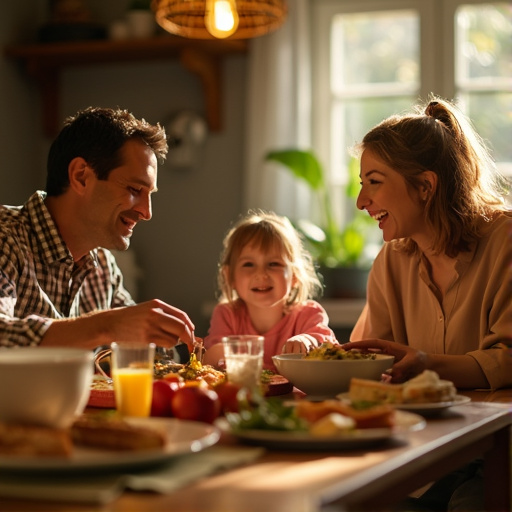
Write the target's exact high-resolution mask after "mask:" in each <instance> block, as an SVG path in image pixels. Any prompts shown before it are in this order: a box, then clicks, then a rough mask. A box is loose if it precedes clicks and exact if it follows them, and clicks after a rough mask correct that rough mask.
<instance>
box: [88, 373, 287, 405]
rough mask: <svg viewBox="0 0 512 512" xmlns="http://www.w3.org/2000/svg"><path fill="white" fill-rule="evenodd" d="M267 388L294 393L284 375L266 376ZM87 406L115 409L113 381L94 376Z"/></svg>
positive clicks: (276, 392)
mask: <svg viewBox="0 0 512 512" xmlns="http://www.w3.org/2000/svg"><path fill="white" fill-rule="evenodd" d="M265 388H266V392H265V396H279V395H287V394H288V393H291V392H292V391H293V384H292V383H291V382H290V381H289V380H288V379H286V378H285V377H283V376H282V375H277V374H271V375H268V374H267V375H266V376H265ZM213 389H215V387H214V388H213ZM87 405H88V406H89V407H98V408H107V409H115V407H116V397H115V394H114V385H113V383H112V380H111V379H108V378H107V377H103V376H102V375H98V374H96V375H94V377H93V380H92V383H91V392H90V394H89V401H88V402H87Z"/></svg>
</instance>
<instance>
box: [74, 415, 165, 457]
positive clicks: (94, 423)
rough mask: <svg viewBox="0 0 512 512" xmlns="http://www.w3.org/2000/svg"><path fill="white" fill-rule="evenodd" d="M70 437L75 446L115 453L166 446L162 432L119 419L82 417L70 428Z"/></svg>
mask: <svg viewBox="0 0 512 512" xmlns="http://www.w3.org/2000/svg"><path fill="white" fill-rule="evenodd" d="M71 437H72V439H73V442H74V443H75V444H77V445H85V446H90V447H94V448H102V449H107V450H115V451H139V450H155V449H161V448H163V447H164V446H165V444H166V438H165V435H164V433H163V432H161V431H159V430H156V429H152V428H146V427H142V426H138V425H137V426H136V425H132V424H130V423H128V422H126V421H123V420H121V419H114V418H103V417H101V418H100V417H93V416H87V415H84V416H82V417H80V418H79V419H78V420H76V421H75V423H73V425H72V426H71Z"/></svg>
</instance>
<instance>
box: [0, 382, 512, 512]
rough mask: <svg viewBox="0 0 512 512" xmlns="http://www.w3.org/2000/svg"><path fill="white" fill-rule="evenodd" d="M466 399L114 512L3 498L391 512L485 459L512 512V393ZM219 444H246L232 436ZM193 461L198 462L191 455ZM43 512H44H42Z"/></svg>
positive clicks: (493, 498)
mask: <svg viewBox="0 0 512 512" xmlns="http://www.w3.org/2000/svg"><path fill="white" fill-rule="evenodd" d="M461 394H464V395H467V396H469V397H470V398H471V402H470V403H466V404H462V405H456V406H454V407H451V408H448V409H446V410H443V411H442V412H441V413H440V414H436V415H434V416H427V417H426V426H425V428H423V429H422V430H417V431H412V432H408V433H406V434H404V435H397V436H393V437H391V438H390V439H389V440H386V441H385V442H384V443H379V444H376V445H370V446H364V445H363V446H360V447H357V448H355V449H348V450H347V449H333V450H324V451H308V450H300V449H299V450H282V449H269V450H267V451H265V452H264V453H263V454H262V455H261V456H260V457H259V458H257V459H256V460H255V461H253V462H251V463H248V464H245V465H243V466H240V467H236V468H234V469H229V470H226V471H222V472H219V473H216V474H214V475H211V476H208V477H205V478H201V479H199V480H197V481H195V482H194V483H192V484H190V485H187V486H185V487H183V488H181V489H179V490H177V491H175V492H172V493H170V494H159V493H154V492H136V491H130V490H128V491H125V492H123V494H122V495H121V496H120V497H119V498H117V499H116V500H114V501H112V502H110V503H108V504H106V505H94V504H81V503H71V502H62V501H59V500H55V501H44V502H37V506H35V503H34V501H32V500H29V499H20V498H6V497H0V510H1V511H2V512H33V511H34V510H37V511H41V512H49V511H51V512H75V511H76V512H93V511H94V512H105V511H108V512H135V511H136V512H158V511H184V512H251V511H254V512H262V511H265V512H272V511H275V512H315V511H322V510H325V511H334V510H337V511H347V512H349V511H356V510H357V511H363V510H371V511H376V510H391V509H392V507H393V505H394V504H396V503H397V502H399V501H401V500H403V499H404V498H406V497H407V496H408V495H409V494H410V493H412V492H413V491H415V490H417V489H419V488H420V487H422V486H425V485H426V484H428V483H430V482H432V481H434V480H436V479H438V478H440V477H442V476H443V475H445V474H447V473H448V472H450V471H453V470H455V469H457V468H459V467H461V466H462V465H464V464H466V463H468V462H470V461H472V460H474V459H476V458H479V457H481V458H483V460H484V483H485V502H486V510H490V511H510V510H511V505H512V503H511V483H512V476H511V425H512V389H507V390H498V391H488V390H481V391H471V392H467V393H464V392H462V393H461ZM220 443H221V444H227V445H235V446H237V445H238V441H237V440H236V439H234V438H233V437H232V436H230V435H224V436H223V437H222V438H221V440H220ZM191 456H193V455H191ZM34 507H36V508H34Z"/></svg>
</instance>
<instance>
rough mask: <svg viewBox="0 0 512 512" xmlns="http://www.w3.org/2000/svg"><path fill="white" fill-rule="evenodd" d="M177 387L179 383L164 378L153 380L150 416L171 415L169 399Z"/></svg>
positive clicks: (170, 399)
mask: <svg viewBox="0 0 512 512" xmlns="http://www.w3.org/2000/svg"><path fill="white" fill-rule="evenodd" d="M179 387H180V385H179V384H178V383H177V382H174V381H169V380H165V379H159V380H155V381H154V382H153V398H152V400H151V416H172V406H171V401H172V397H173V396H174V393H176V391H177V390H178V389H179Z"/></svg>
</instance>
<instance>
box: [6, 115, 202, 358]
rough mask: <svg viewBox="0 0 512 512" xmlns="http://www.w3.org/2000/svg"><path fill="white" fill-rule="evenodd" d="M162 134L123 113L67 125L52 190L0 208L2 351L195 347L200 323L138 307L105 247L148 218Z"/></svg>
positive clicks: (54, 153) (174, 312)
mask: <svg viewBox="0 0 512 512" xmlns="http://www.w3.org/2000/svg"><path fill="white" fill-rule="evenodd" d="M167 150H168V146H167V140H166V136H165V131H164V130H163V129H162V128H161V127H160V125H159V124H157V125H151V124H149V123H147V122H146V121H145V120H143V119H142V120H138V119H136V118H135V117H134V116H133V115H132V114H130V113H129V112H127V111H125V110H120V109H108V108H92V107H89V108H87V109H85V110H83V111H80V112H78V113H77V115H76V116H74V117H70V118H68V119H66V121H65V123H64V127H63V129H62V131H61V132H60V134H59V135H58V136H57V138H56V139H55V141H54V142H53V144H52V146H51V148H50V152H49V155H48V165H47V182H46V192H42V191H37V192H35V193H34V194H33V195H32V196H31V197H30V198H29V200H28V201H27V202H26V203H25V205H23V206H19V207H13V206H3V207H2V206H0V346H7V347H12V346H16V345H20V346H23V345H41V346H52V345H54V346H56V345H71V346H74V347H82V348H95V347H97V346H100V345H105V344H109V343H110V342H112V341H114V340H116V341H144V342H147V343H149V342H154V343H156V344H158V345H160V346H162V347H172V346H174V345H176V343H177V342H178V340H181V341H183V342H185V343H186V344H187V345H188V346H189V348H190V349H192V339H193V330H194V325H193V324H192V322H191V320H190V319H189V318H188V316H187V315H186V313H184V312H183V311H180V310H179V309H177V308H174V307H172V306H170V305H168V304H166V303H164V302H162V301H160V300H157V299H154V300H151V301H149V302H145V303H142V304H138V305H135V303H134V301H133V300H132V298H131V296H130V294H129V293H128V292H127V291H126V290H125V289H124V287H123V284H122V274H121V271H120V269H119V268H118V266H117V264H116V262H115V259H114V257H113V255H112V254H111V253H110V251H109V249H115V250H125V249H127V248H128V247H129V245H130V238H131V236H132V233H133V229H134V228H135V226H136V224H137V223H138V222H139V221H140V220H149V219H150V218H151V195H152V194H153V193H154V192H156V190H157V162H158V161H160V162H162V161H163V160H164V159H165V157H166V155H167Z"/></svg>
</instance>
